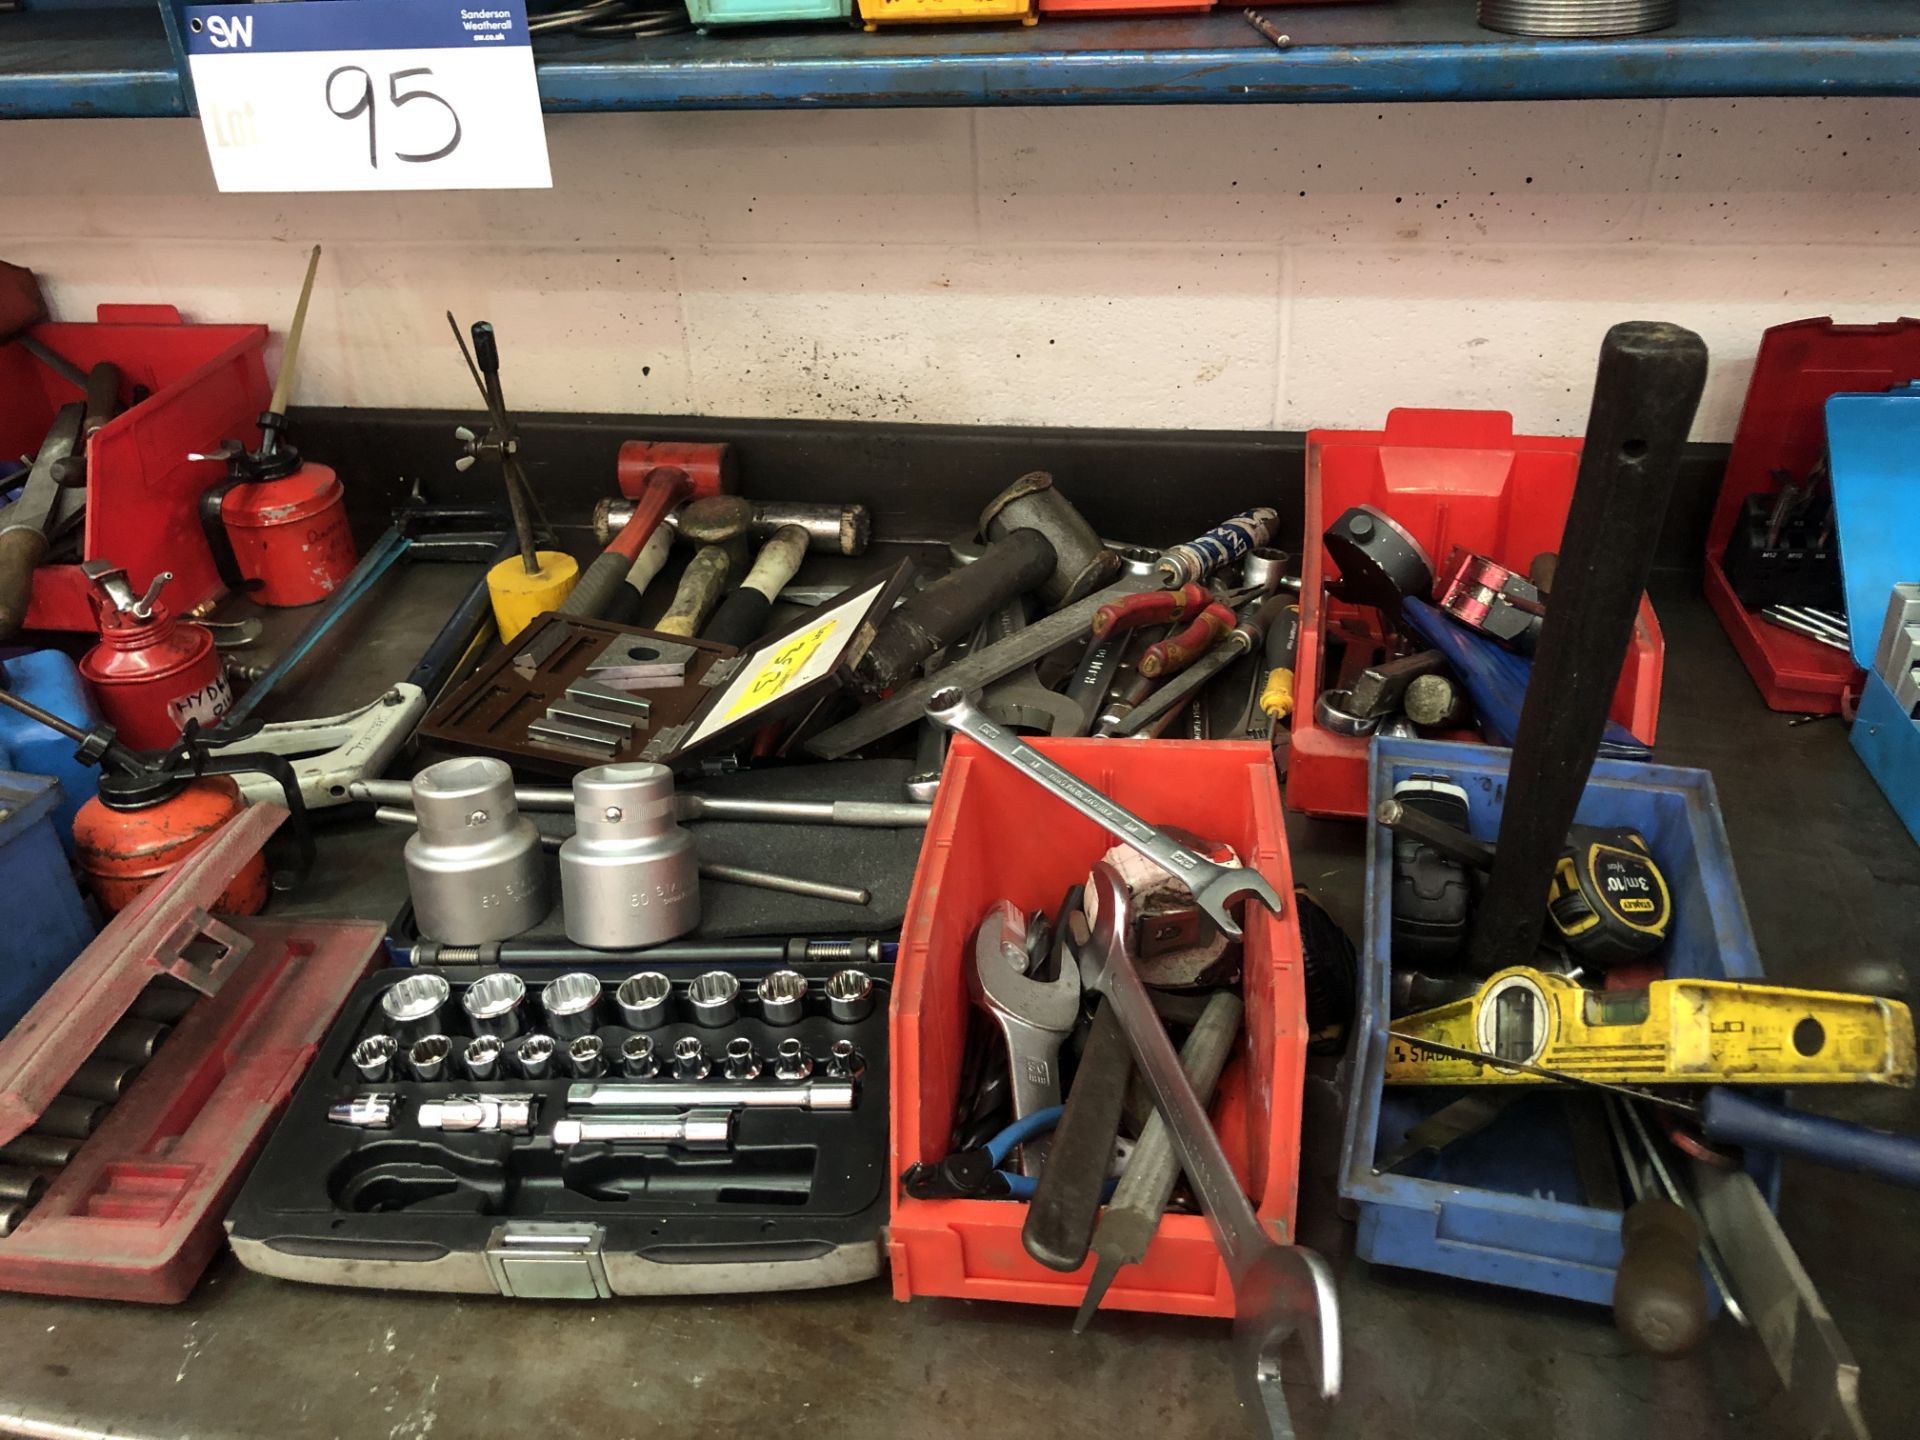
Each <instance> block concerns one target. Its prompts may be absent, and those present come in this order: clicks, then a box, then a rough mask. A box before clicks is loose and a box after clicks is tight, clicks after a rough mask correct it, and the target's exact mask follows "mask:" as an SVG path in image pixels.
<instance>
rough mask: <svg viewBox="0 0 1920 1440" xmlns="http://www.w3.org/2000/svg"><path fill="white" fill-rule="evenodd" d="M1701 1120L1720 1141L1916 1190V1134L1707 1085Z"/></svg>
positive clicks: (1919, 1162)
mask: <svg viewBox="0 0 1920 1440" xmlns="http://www.w3.org/2000/svg"><path fill="white" fill-rule="evenodd" d="M1700 1126H1701V1129H1702V1130H1704V1131H1705V1132H1706V1136H1707V1138H1708V1139H1709V1140H1712V1141H1715V1142H1716V1143H1719V1144H1724V1145H1746V1146H1751V1147H1752V1148H1753V1149H1755V1150H1772V1151H1775V1152H1777V1153H1779V1154H1781V1155H1792V1156H1795V1157H1797V1158H1799V1159H1801V1160H1811V1161H1813V1162H1814V1163H1815V1164H1818V1165H1826V1166H1829V1167H1831V1168H1832V1169H1835V1170H1850V1171H1852V1172H1854V1173H1855V1174H1858V1175H1870V1176H1872V1177H1873V1178H1874V1179H1876V1180H1884V1181H1886V1182H1887V1183H1889V1184H1892V1185H1904V1186H1907V1187H1908V1188H1909V1189H1916V1190H1920V1137H1915V1136H1912V1135H1895V1134H1891V1133H1890V1132H1888V1131H1885V1130H1874V1129H1870V1128H1868V1127H1867V1126H1865V1125H1854V1124H1850V1123H1848V1122H1847V1121H1845V1120H1832V1119H1829V1118H1828V1117H1826V1116H1825V1115H1809V1114H1807V1113H1806V1112H1805V1111H1802V1110H1785V1109H1782V1108H1780V1107H1779V1106H1776V1105H1768V1104H1765V1103H1764V1102H1762V1101H1759V1100H1753V1099H1749V1098H1748V1097H1747V1096H1745V1095H1740V1094H1737V1093H1735V1092H1734V1091H1732V1090H1728V1089H1725V1088H1720V1089H1713V1090H1709V1091H1707V1096H1706V1099H1705V1100H1704V1101H1703V1102H1702V1103H1701V1106H1700Z"/></svg>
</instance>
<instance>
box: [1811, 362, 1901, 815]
mask: <svg viewBox="0 0 1920 1440" xmlns="http://www.w3.org/2000/svg"><path fill="white" fill-rule="evenodd" d="M1916 448H1920V384H1916V385H1901V386H1896V387H1895V388H1894V389H1892V390H1889V391H1886V392H1884V393H1882V394H1878V395H1835V396H1832V397H1831V398H1830V399H1829V400H1828V401H1827V453H1828V457H1829V464H1830V466H1831V470H1832V475H1833V506H1834V520H1835V531H1836V533H1837V534H1838V535H1839V537H1840V571H1841V575H1842V578H1843V579H1844V580H1845V582H1846V590H1847V618H1848V621H1849V630H1850V636H1849V638H1850V639H1851V640H1852V642H1853V658H1854V660H1855V661H1856V662H1857V663H1858V664H1859V666H1860V668H1861V669H1863V670H1865V671H1866V672H1867V678H1866V680H1865V681H1863V682H1862V684H1861V687H1860V711H1859V714H1858V715H1856V716H1855V717H1854V722H1853V733H1852V740H1853V748H1854V752H1855V753H1856V754H1858V755H1859V757H1860V760H1861V763H1863V764H1864V765H1865V766H1866V767H1867V772H1868V773H1869V774H1871V775H1872V776H1873V778H1874V780H1875V781H1876V782H1877V783H1878V784H1879V786H1880V788H1881V790H1882V791H1884V792H1885V793H1886V797H1887V801H1888V803H1889V804H1891V805H1892V806H1893V808H1894V810H1895V811H1896V812H1897V813H1898V814H1899V816H1900V820H1901V823H1902V824H1904V825H1905V826H1906V827H1907V833H1908V834H1910V835H1912V836H1913V838H1914V839H1915V841H1920V721H1916V720H1915V719H1914V718H1913V717H1912V716H1911V715H1910V714H1908V712H1907V710H1906V707H1904V706H1903V705H1901V704H1900V702H1899V700H1897V699H1896V698H1895V696H1894V692H1893V688H1892V686H1891V685H1890V684H1889V683H1888V680H1887V677H1886V676H1884V675H1881V674H1879V673H1878V672H1876V671H1875V670H1874V668H1873V661H1874V652H1875V649H1876V647H1877V646H1878V645H1879V643H1880V630H1881V626H1882V623H1883V621H1884V620H1885V617H1886V613H1887V600H1888V597H1889V596H1890V595H1891V593H1892V591H1893V587H1894V586H1895V585H1898V584H1903V583H1906V582H1908V581H1915V580H1920V475H1916V473H1915V470H1914V464H1913V457H1914V454H1915V451H1916Z"/></svg>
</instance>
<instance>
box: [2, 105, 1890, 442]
mask: <svg viewBox="0 0 1920 1440" xmlns="http://www.w3.org/2000/svg"><path fill="white" fill-rule="evenodd" d="M1916 122H1920V102H1916V101H1908V100H1898V101H1895V100H1888V101H1839V100H1828V101H1819V100H1783V101H1772V100H1742V101H1737V102H1736V101H1717V102H1710V101H1678V102H1670V103H1634V102H1593V103H1578V104H1574V103H1562V104H1524V105H1409V106H1399V107H1392V108H1388V109H1376V108H1371V107H1361V106H1351V105H1327V106H1260V107H1229V108H1187V107H1166V108H1144V109H1073V110H977V111H966V110H953V111H895V112H872V113H853V112H826V113H818V114H812V113H773V114H764V115H755V114H680V115H603V116H555V117H552V118H550V119H549V121H548V133H549V138H550V143H551V147H552V154H553V171H554V178H555V189H554V190H553V191H552V192H551V193H550V194H549V193H543V192H525V193H517V194H501V195H493V194H452V195H422V196H415V197H408V196H392V195H348V196H222V195H219V194H217V193H216V192H215V191H214V188H213V183H212V180H211V178H210V175H209V171H208V168H207V163H206V159H205V155H204V153H203V151H202V148H201V140H200V131H199V127H198V125H197V124H196V123H193V122H187V121H99V120H94V121H42V122H16V123H13V124H9V125H5V126H0V195H4V205H3V206H0V255H4V256H5V257H6V258H8V259H12V260H15V261H17V262H22V263H26V264H30V265H32V266H33V267H34V268H35V269H36V270H38V271H39V272H40V273H41V276H42V278H43V280H44V282H45V283H46V285H47V288H48V290H49V293H50V296H51V299H52V301H53V303H54V305H55V307H56V309H57V310H58V311H59V312H60V313H61V314H63V315H65V316H70V317H81V318H84V317H86V316H88V315H90V314H91V310H92V307H93V306H94V305H95V304H96V303H98V302H100V301H106V300H165V301H171V302H172V303H175V304H177V305H179V306H180V307H181V308H182V309H183V310H184V311H186V312H187V314H188V315H189V317H190V318H195V319H206V320H215V319H218V320H265V321H268V322H269V323H271V324H273V325H274V326H275V327H276V329H277V328H278V327H280V326H282V325H284V324H285V321H286V316H287V312H288V310H289V307H290V305H291V302H292V296H293V292H294V289H295V286H296V284H297V282H298V278H299V274H300V267H301V257H302V254H303V251H304V247H305V246H306V245H307V244H308V243H309V242H311V241H314V240H319V241H321V242H322V243H324V244H325V246H326V257H325V259H324V260H323V261H322V266H321V271H320V281H319V285H318V288H317V289H316V292H315V297H314V306H313V313H312V316H311V318H310V320H309V324H308V329H307V338H306V343H305V348H304V349H303V351H302V360H301V369H302V375H301V383H300V388H299V394H300V398H301V399H302V400H304V401H306V402H308V403H313V404H344V405H468V404H470V403H471V401H472V398H473V397H472V392H471V387H470V384H469V382H468V380H467V378H466V375H465V372H464V370H463V368H462V366H461V364H460V361H459V359H458V356H457V354H456V353H455V351H454V349H453V347H452V344H451V341H450V339H449V337H448V335H447V333H446V324H445V321H444V320H443V319H442V312H443V311H445V310H447V309H448V308H451V309H453V310H454V311H455V312H456V313H457V314H459V315H460V316H461V317H462V319H463V320H473V319H478V318H481V317H486V318H489V319H491V320H492V321H493V322H494V323H495V325H496V326H497V327H498V328H499V330H500V333H501V337H502V347H503V351H504V356H505V362H506V366H507V369H506V380H507V387H508V394H509V396H510V398H511V400H512V401H513V403H514V404H515V405H516V406H517V407H519V408H521V409H525V410H534V409H556V410H613V411H658V412H691V413H706V414H724V415H775V416H812V417H836V418H853V419H884V420H915V421H953V422H965V423H1000V424H1065V425H1120V426H1125V425H1140V426H1195V427H1212V426H1220V427H1231V428H1263V427H1278V428H1284V429H1299V428H1305V427H1309V426H1314V425H1353V426H1375V425H1377V424H1379V423H1380V421H1381V420H1382V419H1383V418H1384V416H1385V412H1386V410H1387V409H1388V408H1389V407H1390V406H1393V405H1463V406H1493V407H1501V408H1506V409H1510V410H1512V411H1513V412H1514V413H1515V415H1516V417H1517V419H1518V422H1519V424H1520V425H1521V426H1522V427H1523V428H1525V429H1529V430H1536V431H1543V432H1548V433H1568V432H1574V431H1577V430H1578V429H1579V428H1580V426H1581V424H1582V422H1583V420H1584V417H1585V406H1586V398H1587V389H1588V384H1589V381H1590V378H1591V365H1592V357H1593V354H1594V349H1595V346H1596V345H1597V343H1598V340H1599V337H1600V335H1601V333H1602V331H1603V330H1604V329H1605V328H1606V326H1607V325H1608V324H1609V323H1611V322H1612V321H1614V320H1618V319H1624V318H1629V317H1634V316H1642V317H1646V316H1651V317H1658V318H1662V319H1670V320H1676V321H1679V322H1681V323H1684V324H1687V325H1691V326H1693V327H1694V328H1696V329H1698V330H1700V331H1701V332H1702V333H1703V334H1704V335H1705V336H1706V338H1707V340H1708V343H1709V344H1710V346H1711V347H1712V349H1713V353H1714V370H1713V375H1712V378H1711V380H1710V382H1709V385H1708V392H1707V400H1706V403H1705V405H1704V406H1703V408H1702V411H1701V416H1700V420H1699V424H1698V426H1697V429H1696V433H1697V434H1698V436H1699V437H1701V438H1704V439H1725V438H1727V437H1728V436H1729V435H1730V434H1731V433H1732V429H1733V424H1734V421H1735V418H1736V416H1737V414H1738V410H1739V404H1740V398H1741V395H1742V393H1743V391H1744V389H1745V385H1746V380H1747V374H1748V371H1749V369H1750V367H1751V363H1752V354H1753V349H1754V345H1755V343H1756V340H1757V338H1758V336H1759V333H1760V331H1761V330H1762V329H1763V328H1764V327H1766V326H1767V325H1770V324H1774V323H1777V322H1779V321H1782V320H1790V319H1796V318H1799V317H1802V316H1806V315H1819V314H1831V315H1833V316H1835V317H1836V318H1839V319H1843V320H1877V319H1885V318H1891V317H1893V316H1896V315H1899V314H1900V313H1902V311H1913V310H1916V309H1920V304H1917V303H1916V302H1917V301H1920V294H1917V293H1916V292H1917V291H1920V195H1916V177H1917V176H1920V167H1917V166H1916V159H1917V158H1920V149H1917V146H1916V138H1915V129H1916ZM81 177H85V178H84V179H82V178H81Z"/></svg>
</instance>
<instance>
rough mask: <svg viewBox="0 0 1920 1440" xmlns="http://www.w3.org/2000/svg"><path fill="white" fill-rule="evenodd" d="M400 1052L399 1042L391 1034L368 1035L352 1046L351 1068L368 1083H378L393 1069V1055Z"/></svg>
mask: <svg viewBox="0 0 1920 1440" xmlns="http://www.w3.org/2000/svg"><path fill="white" fill-rule="evenodd" d="M399 1053H400V1042H399V1041H397V1040H395V1039H394V1038H393V1037H392V1036H391V1035H369V1036H368V1037H367V1038H366V1039H364V1040H362V1041H361V1042H360V1043H359V1044H358V1045H356V1046H354V1047H353V1068H354V1069H356V1070H358V1071H359V1072H360V1078H361V1079H362V1080H365V1081H366V1082H367V1083H368V1084H370V1085H378V1084H380V1083H381V1082H382V1081H383V1080H385V1079H386V1078H387V1076H388V1075H389V1074H391V1073H392V1071H393V1057H394V1056H396V1055H398V1054H399Z"/></svg>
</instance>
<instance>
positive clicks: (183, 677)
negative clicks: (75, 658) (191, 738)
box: [80, 560, 233, 750]
mask: <svg viewBox="0 0 1920 1440" xmlns="http://www.w3.org/2000/svg"><path fill="white" fill-rule="evenodd" d="M81 568H82V570H83V571H84V573H85V574H86V576H87V579H88V581H89V582H90V583H91V585H92V600H93V607H94V615H95V618H96V620H97V621H98V623H99V626H100V643H99V644H98V645H95V646H94V647H93V649H91V650H89V651H88V652H87V653H86V656H85V658H84V659H82V660H81V662H80V674H81V676H82V677H83V678H84V679H85V680H86V682H87V683H88V684H89V685H91V686H92V687H93V692H94V695H95V696H96V697H97V698H98V699H99V702H100V710H101V713H102V714H104V715H105V716H106V718H107V721H108V723H110V724H111V725H112V726H113V728H114V729H115V730H117V731H119V732H120V739H121V742H122V743H124V744H127V745H131V746H133V747H134V748H135V749H139V750H164V749H166V748H168V747H169V746H171V745H173V744H174V743H175V742H177V741H178V740H179V739H180V732H181V731H182V730H183V729H185V728H186V723H187V721H189V720H198V721H199V722H200V724H201V725H202V726H203V727H210V726H212V725H214V724H215V723H216V722H218V720H219V719H220V717H221V716H222V715H225V714H226V713H227V711H228V710H230V709H232V708H233V692H232V691H231V690H230V689H228V687H227V676H226V671H225V669H224V668H223V667H222V664H221V661H220V656H219V654H218V652H217V651H215V649H214V648H213V636H212V635H211V634H209V633H208V631H207V630H206V628H205V627H204V626H201V625H195V624H194V623H193V622H192V621H190V620H181V619H178V618H177V617H176V616H174V615H173V613H172V612H171V611H169V610H168V609H167V608H166V606H164V605H162V604H161V603H160V601H159V595H160V590H161V588H162V587H163V586H164V585H165V584H166V583H167V582H168V581H169V580H171V579H172V578H173V572H171V571H168V570H163V571H161V572H160V573H159V574H158V575H156V576H154V578H153V584H152V585H150V586H149V587H148V588H147V593H146V594H145V595H143V596H136V595H135V594H134V593H133V589H132V587H131V586H130V585H128V583H127V572H126V571H125V570H122V569H120V568H119V567H118V566H114V565H109V564H107V563H106V562H105V561H101V560H89V561H88V562H87V563H86V564H85V565H84V566H83V567H81Z"/></svg>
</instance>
